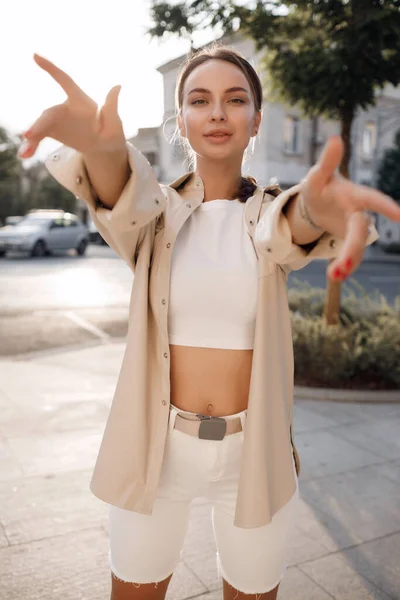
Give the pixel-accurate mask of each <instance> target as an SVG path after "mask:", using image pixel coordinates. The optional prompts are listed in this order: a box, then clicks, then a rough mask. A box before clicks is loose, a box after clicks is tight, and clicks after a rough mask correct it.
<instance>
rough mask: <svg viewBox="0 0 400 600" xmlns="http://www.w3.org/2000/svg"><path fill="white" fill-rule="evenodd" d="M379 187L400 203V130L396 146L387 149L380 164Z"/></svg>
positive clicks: (396, 138)
mask: <svg viewBox="0 0 400 600" xmlns="http://www.w3.org/2000/svg"><path fill="white" fill-rule="evenodd" d="M378 188H379V189H380V190H382V191H383V192H385V194H388V196H391V197H392V198H394V199H395V200H397V202H399V203H400V130H399V131H398V132H397V134H396V137H395V143H394V147H393V148H389V149H388V150H386V151H385V153H384V155H383V158H382V161H381V163H380V165H379V170H378Z"/></svg>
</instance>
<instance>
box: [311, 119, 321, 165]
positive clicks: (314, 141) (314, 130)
mask: <svg viewBox="0 0 400 600" xmlns="http://www.w3.org/2000/svg"><path fill="white" fill-rule="evenodd" d="M318 125H319V118H318V117H313V118H312V119H311V141H310V163H311V165H310V166H311V167H312V166H313V165H315V163H316V162H317V150H318Z"/></svg>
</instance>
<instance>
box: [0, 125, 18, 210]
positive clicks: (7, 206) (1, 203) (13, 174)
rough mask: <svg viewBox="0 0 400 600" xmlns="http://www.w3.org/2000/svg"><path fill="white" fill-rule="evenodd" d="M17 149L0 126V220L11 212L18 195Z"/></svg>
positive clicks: (14, 142) (15, 144)
mask: <svg viewBox="0 0 400 600" xmlns="http://www.w3.org/2000/svg"><path fill="white" fill-rule="evenodd" d="M17 150H18V145H17V142H16V140H13V139H12V138H11V136H10V135H9V134H8V133H7V131H6V130H5V129H4V127H0V222H1V221H3V220H4V219H5V217H8V216H9V215H10V214H12V212H13V206H14V203H15V202H16V201H17V200H18V198H19V195H20V177H21V164H20V161H19V160H18V158H17Z"/></svg>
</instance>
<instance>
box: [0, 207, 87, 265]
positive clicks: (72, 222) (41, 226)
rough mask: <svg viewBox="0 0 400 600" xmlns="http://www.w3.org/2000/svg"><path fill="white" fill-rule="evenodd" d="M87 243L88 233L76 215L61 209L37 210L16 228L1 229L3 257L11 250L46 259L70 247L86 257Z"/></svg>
mask: <svg viewBox="0 0 400 600" xmlns="http://www.w3.org/2000/svg"><path fill="white" fill-rule="evenodd" d="M88 241H89V233H88V230H87V228H86V227H85V225H83V223H82V222H81V221H80V220H79V219H78V217H76V216H75V215H73V214H71V213H66V212H64V211H62V210H35V211H30V212H29V213H28V214H27V215H26V216H25V217H23V218H22V219H21V220H20V221H19V222H18V223H17V224H16V225H9V226H6V227H1V228H0V256H4V255H5V254H6V253H7V252H9V251H13V252H24V253H28V254H30V255H31V256H45V255H48V254H51V253H52V252H53V251H58V250H70V249H71V248H73V249H75V250H76V252H77V254H78V255H79V256H83V255H84V254H85V251H86V248H87V245H88Z"/></svg>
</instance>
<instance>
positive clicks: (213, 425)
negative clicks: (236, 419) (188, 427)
mask: <svg viewBox="0 0 400 600" xmlns="http://www.w3.org/2000/svg"><path fill="white" fill-rule="evenodd" d="M197 416H198V417H199V419H200V420H201V423H200V427H199V439H200V440H214V441H221V440H223V439H224V437H225V434H226V421H225V419H223V418H222V417H209V416H208V415H197Z"/></svg>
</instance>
